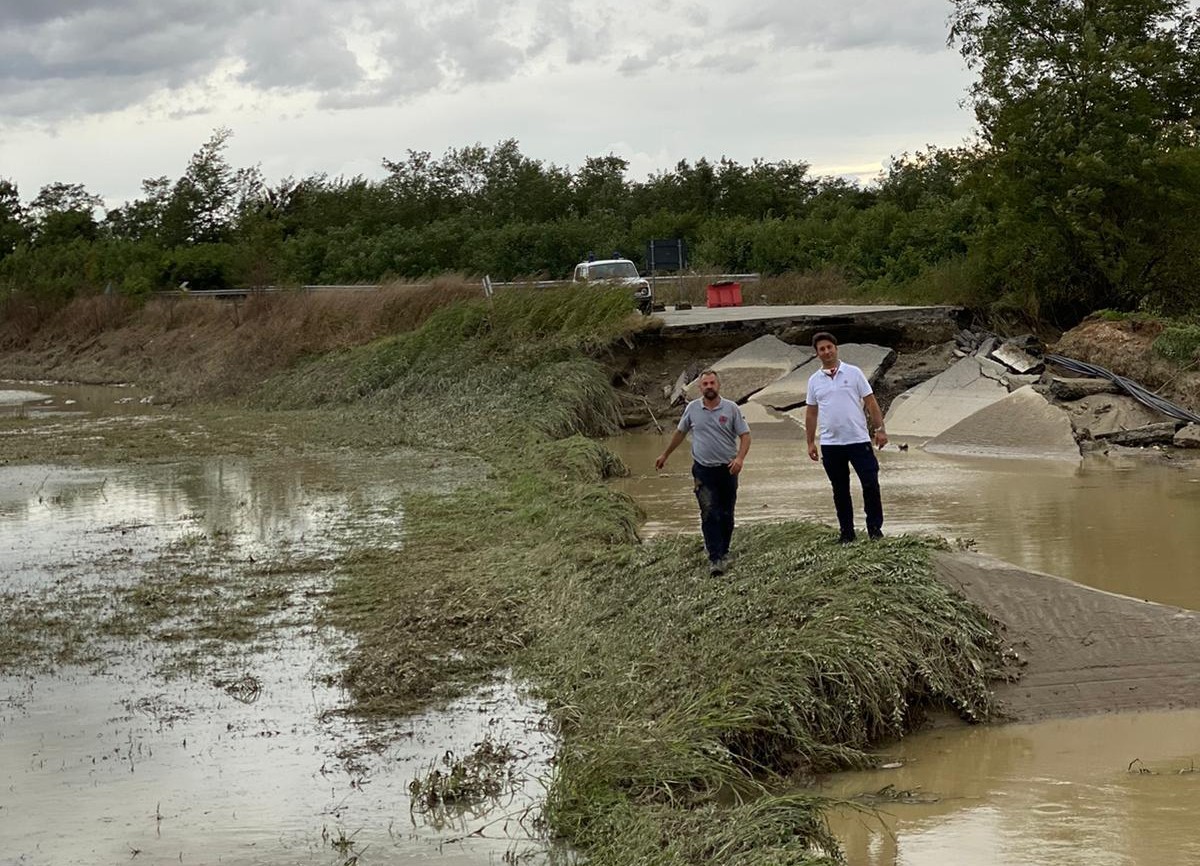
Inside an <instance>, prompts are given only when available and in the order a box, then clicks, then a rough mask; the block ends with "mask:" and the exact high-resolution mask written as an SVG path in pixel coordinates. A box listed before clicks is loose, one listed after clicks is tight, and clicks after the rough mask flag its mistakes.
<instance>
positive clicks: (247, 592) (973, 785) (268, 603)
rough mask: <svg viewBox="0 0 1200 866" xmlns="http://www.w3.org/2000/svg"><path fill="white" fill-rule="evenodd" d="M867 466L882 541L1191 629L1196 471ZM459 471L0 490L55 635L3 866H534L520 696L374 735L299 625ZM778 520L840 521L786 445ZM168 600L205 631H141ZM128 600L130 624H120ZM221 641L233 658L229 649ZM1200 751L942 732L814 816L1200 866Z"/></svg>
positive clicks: (1097, 725) (309, 628) (1110, 737)
mask: <svg viewBox="0 0 1200 866" xmlns="http://www.w3.org/2000/svg"><path fill="white" fill-rule="evenodd" d="M18 392H24V393H18ZM31 395H32V396H31ZM147 398H149V399H147ZM143 400H145V401H146V402H143ZM88 401H92V402H90V403H89V402H88ZM118 401H120V402H118ZM112 407H117V408H112ZM135 407H136V408H135ZM3 411H8V412H11V413H15V414H22V415H24V416H28V417H32V416H37V415H42V414H45V415H48V416H54V415H57V414H64V415H73V414H79V413H87V412H98V413H101V414H112V413H115V412H126V411H128V412H137V413H156V412H163V411H167V410H166V409H164V407H160V406H158V405H156V404H155V402H154V400H153V399H152V397H151V396H150V395H145V394H135V393H133V392H132V391H126V390H125V389H120V390H118V391H113V390H112V389H97V390H95V391H94V392H93V396H91V397H86V398H85V396H84V392H83V391H79V390H74V389H68V388H63V387H61V386H49V385H47V386H43V385H20V386H4V385H2V384H0V412H3ZM612 444H613V447H614V448H615V449H616V450H617V451H619V452H620V453H621V454H622V456H623V457H624V459H625V460H626V462H627V463H628V464H629V466H630V468H631V470H632V472H633V475H632V477H630V478H628V479H624V480H622V481H621V482H619V483H620V484H621V485H622V486H623V488H624V489H626V490H627V491H628V492H630V493H631V494H632V495H633V496H634V497H635V498H636V499H637V500H638V501H639V502H640V503H641V504H642V506H643V507H644V508H645V509H646V511H647V514H648V521H647V523H646V525H645V527H644V530H643V534H644V535H655V534H662V533H675V532H686V533H695V532H696V528H697V527H696V523H697V521H696V506H695V501H694V498H693V496H692V493H691V487H690V483H689V477H688V460H687V455H686V453H679V454H677V455H675V457H674V459H673V461H672V463H671V464H670V467H669V468H670V470H671V471H670V473H669V474H663V475H659V474H658V473H655V472H654V470H653V460H654V457H655V456H656V455H657V454H658V453H659V451H661V448H662V445H663V440H662V439H661V438H659V437H657V436H628V437H622V438H621V439H618V440H614V441H613V443H612ZM266 451H269V449H264V452H266ZM882 462H883V476H882V480H883V491H884V503H885V507H886V509H887V514H888V523H887V526H886V527H885V528H886V530H887V531H888V532H891V533H898V532H907V531H922V532H925V531H928V532H936V533H938V534H941V535H945V536H948V537H952V538H962V539H971V540H973V542H974V543H975V545H976V546H977V548H978V549H980V550H982V551H984V552H987V553H992V554H994V555H996V556H999V557H1001V558H1003V559H1006V560H1009V561H1011V562H1014V563H1016V564H1018V565H1021V566H1023V567H1026V568H1032V569H1037V570H1042V571H1047V572H1052V573H1055V574H1061V575H1064V576H1067V577H1071V578H1073V579H1075V580H1078V581H1080V582H1083V583H1087V584H1090V585H1092V586H1096V587H1099V588H1102V589H1106V590H1110V591H1113V592H1120V593H1124V594H1129V595H1134V596H1136V597H1139V598H1148V599H1151V600H1154V601H1160V602H1165V603H1171V604H1178V605H1182V606H1186V607H1191V608H1200V568H1198V567H1197V565H1196V563H1197V562H1200V534H1198V533H1196V532H1195V531H1194V530H1195V527H1196V526H1197V525H1200V463H1196V462H1187V461H1182V460H1181V461H1179V462H1178V463H1177V464H1176V465H1157V464H1147V463H1143V462H1141V461H1111V460H1106V459H1091V460H1089V461H1087V462H1084V463H1082V464H1081V465H1080V466H1078V467H1074V466H1065V467H1064V466H1062V465H1060V464H1058V463H1028V462H1013V461H998V460H979V459H957V458H949V457H939V456H934V455H928V454H925V453H924V452H922V451H920V450H919V449H917V448H912V449H910V450H908V451H906V452H899V451H897V450H895V449H888V450H887V451H885V452H883V455H882ZM464 471H469V469H468V470H464V468H463V467H462V466H456V465H454V464H453V463H452V462H432V463H431V462H430V461H428V460H423V459H414V456H413V455H405V454H397V455H395V457H394V458H393V459H390V460H380V459H379V458H377V457H373V458H371V459H370V460H364V459H362V458H361V457H356V456H355V455H354V454H353V453H351V452H347V453H345V454H331V455H324V456H312V455H308V456H296V455H290V454H272V453H263V454H261V455H256V456H253V457H237V458H234V457H212V458H195V459H179V460H171V461H165V462H162V463H159V464H154V465H145V464H135V465H128V466H119V467H118V466H111V467H98V468H70V469H68V468H64V467H60V466H54V465H21V466H4V465H0V605H3V606H7V607H8V611H6V612H5V613H6V621H13V622H22V621H23V620H21V618H20V617H21V616H22V615H25V614H27V615H28V616H29V617H30V619H29V621H30V622H33V621H37V622H46V621H50V620H48V619H47V617H49V616H50V614H51V613H53V612H60V614H61V615H60V616H58V618H57V619H53V620H52V621H53V623H54V626H55V629H56V630H57V631H55V633H54V634H52V635H51V638H52V639H50V640H48V641H47V642H45V643H37V642H34V643H32V644H30V645H28V646H26V645H25V644H21V643H20V641H21V640H25V639H27V638H28V636H27V635H21V634H17V635H11V634H10V635H0V647H3V646H4V642H5V640H8V641H10V643H12V642H15V645H17V646H20V647H24V649H23V650H22V652H23V653H24V656H23V657H25V658H27V659H31V660H32V661H30V662H29V663H28V664H26V665H24V666H20V667H17V668H14V669H9V670H7V671H5V672H4V673H3V674H0V866H10V864H12V866H15V864H45V866H58V864H79V866H82V864H94V863H117V862H130V861H132V862H134V863H151V864H167V863H185V864H186V863H227V864H264V866H276V864H280V866H281V864H326V863H328V864H339V866H347V864H352V863H360V864H372V863H378V864H388V863H409V862H429V863H434V864H451V866H459V864H484V863H503V862H544V861H546V860H547V859H551V856H550V855H549V854H547V852H546V851H545V848H544V846H543V844H542V843H541V842H540V841H539V835H538V830H537V827H536V817H537V808H538V803H539V801H540V796H541V794H542V793H543V790H544V787H543V786H544V782H545V779H546V778H547V776H548V773H549V771H550V770H549V763H550V755H551V752H552V749H553V742H552V740H551V737H550V736H549V734H548V733H547V732H546V731H545V730H544V728H543V724H542V713H541V708H540V706H539V705H538V703H537V702H536V701H535V700H532V699H530V698H529V697H527V696H526V695H525V694H524V693H523V690H522V689H521V687H520V684H517V683H513V682H511V681H510V680H507V679H504V680H502V681H500V682H498V683H496V684H494V685H493V686H491V687H488V688H485V689H482V690H480V691H479V692H478V693H475V694H473V695H471V696H469V697H468V698H464V699H462V700H460V701H457V702H455V703H454V704H452V705H451V706H449V707H445V708H443V709H440V710H438V711H433V712H428V713H424V714H421V715H419V716H417V717H414V718H411V719H409V720H406V721H404V722H402V723H400V724H399V725H395V726H391V727H376V726H372V725H366V724H364V723H361V722H358V721H355V720H353V719H351V718H350V717H348V716H347V715H345V714H344V712H343V710H344V709H345V707H346V706H347V704H348V698H347V695H345V694H344V693H343V692H342V691H341V690H340V689H339V688H338V686H337V685H336V682H337V676H336V675H337V673H338V671H339V662H340V656H339V654H340V653H341V652H343V651H344V650H345V649H346V648H347V643H348V642H347V637H346V636H345V635H344V634H342V633H339V632H338V631H337V630H335V629H333V628H331V627H329V626H328V625H323V624H322V621H321V618H320V616H319V615H318V609H319V606H320V602H321V599H322V598H323V596H324V594H325V593H326V592H327V591H328V588H329V585H330V582H331V581H332V580H333V578H334V576H335V575H334V574H333V573H332V572H331V571H330V568H329V565H328V564H329V562H331V561H332V560H333V558H334V557H336V556H337V555H338V554H339V553H341V552H344V551H345V550H348V549H354V548H355V546H356V545H361V544H370V545H373V546H377V547H380V546H382V547H392V548H400V547H401V544H402V542H401V539H402V533H403V528H404V519H405V516H404V512H403V508H402V505H401V503H402V496H403V495H404V493H405V492H406V491H407V490H411V489H414V488H415V487H420V488H421V489H426V488H429V487H434V488H437V487H442V488H445V489H449V488H452V487H453V486H454V485H455V484H456V483H458V481H459V480H460V479H461V478H462V477H463V474H464ZM786 518H804V519H817V520H822V521H826V522H828V521H830V520H831V519H832V505H831V502H830V497H829V492H828V486H827V482H826V480H825V477H824V474H823V472H822V471H821V470H820V467H819V466H817V465H815V464H811V463H809V461H808V460H807V459H806V458H805V456H804V454H803V452H802V443H801V442H800V440H799V439H797V440H796V441H760V442H756V443H755V445H754V448H753V450H752V451H751V455H750V460H749V461H748V463H747V468H746V472H745V474H744V476H743V481H742V488H741V495H740V500H739V519H740V520H742V521H754V520H780V519H786ZM736 543H737V542H736V536H735V547H736ZM163 599H166V602H162V600H163ZM179 599H186V600H188V601H189V602H195V608H196V609H195V610H194V611H192V610H190V609H189V610H184V609H179V610H175V611H172V610H166V611H159V610H154V609H153V606H154V604H157V603H168V604H174V603H176V602H177V600H179ZM131 600H132V601H137V602H138V604H139V605H141V607H137V608H136V609H135V612H134V614H129V613H125V614H123V616H126V617H131V618H129V619H128V620H123V619H121V616H118V615H117V614H118V613H120V611H121V610H124V608H127V607H129V606H130V602H131ZM146 610H151V611H152V612H153V616H151V614H150V613H147V612H145V611H146ZM38 617H40V618H41V619H38ZM133 626H137V627H138V628H141V627H142V626H145V629H143V630H142V631H138V632H135V631H134V630H133ZM122 628H125V629H126V632H122V631H121V629H122ZM89 630H90V632H89ZM228 630H232V631H234V632H236V633H238V634H239V635H240V636H239V637H238V639H237V640H224V639H221V635H224V634H225V632H226V631H228ZM122 634H125V635H126V636H125V637H121V635H122ZM1197 730H1200V714H1197V713H1193V712H1187V713H1156V714H1142V715H1129V716H1110V717H1101V718H1089V719H1075V720H1058V721H1054V722H1047V723H1043V724H1038V725H1013V726H1005V727H983V728H966V727H964V726H961V725H959V724H957V723H956V722H952V723H945V724H941V725H938V726H936V727H934V728H932V729H930V730H927V731H924V732H922V733H920V734H917V735H915V736H913V737H910V738H908V739H906V740H905V741H904V742H902V743H898V744H894V745H892V746H890V747H888V748H886V749H885V751H884V763H885V765H886V766H887V767H888V769H879V770H875V771H871V772H864V773H847V774H839V775H837V776H834V777H830V778H828V779H823V780H821V781H820V786H819V789H818V790H819V792H820V793H823V794H826V795H829V796H834V797H839V798H844V799H847V800H851V801H854V802H858V803H860V804H861V805H863V806H866V807H869V808H872V809H877V810H879V812H878V814H877V815H876V816H874V817H872V816H868V815H865V814H862V813H857V812H852V811H846V812H844V813H841V814H839V815H837V816H835V828H836V830H837V833H838V835H839V837H840V838H841V839H842V840H843V841H844V842H845V845H846V849H847V854H848V862H849V863H851V864H854V866H858V864H862V866H897V864H904V866H918V864H919V866H934V864H945V863H971V864H984V866H989V864H994V866H1010V864H1012V866H1015V864H1045V866H1074V864H1083V863H1088V864H1101V866H1109V864H1122V866H1125V864H1131V866H1140V864H1147V866H1149V864H1160V863H1186V862H1195V861H1197V860H1200V850H1198V848H1197V843H1196V842H1195V841H1194V839H1193V836H1194V831H1193V825H1192V823H1191V822H1192V821H1193V820H1194V817H1193V816H1194V815H1195V813H1196V812H1197V811H1198V810H1200V774H1196V773H1194V772H1193V770H1194V768H1195V761H1196V758H1197V757H1200V739H1198V738H1197V737H1196V736H1195V733H1194V732H1195V731H1197ZM481 742H492V743H496V744H503V745H507V746H510V747H512V748H513V749H514V754H515V760H514V761H513V762H511V764H510V766H511V768H512V774H511V776H505V778H504V779H503V784H502V785H501V786H500V788H499V790H498V792H497V793H495V794H494V795H492V796H490V797H488V798H485V799H484V800H481V801H476V802H473V803H472V804H471V805H470V806H469V807H467V808H454V809H446V808H441V807H438V808H432V809H425V808H413V806H414V804H413V802H412V797H411V795H410V789H409V786H410V783H411V782H412V781H413V780H414V779H415V778H418V777H422V776H423V775H424V774H425V773H427V772H428V771H429V770H430V769H436V768H439V767H445V766H447V763H446V762H447V761H448V760H449V759H453V758H454V757H461V756H463V755H465V754H467V753H469V752H470V751H471V750H472V749H473V748H475V747H476V745H477V744H479V743H481Z"/></svg>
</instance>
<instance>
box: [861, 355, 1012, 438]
mask: <svg viewBox="0 0 1200 866" xmlns="http://www.w3.org/2000/svg"><path fill="white" fill-rule="evenodd" d="M1006 375H1008V370H1007V369H1006V368H1005V367H1003V366H1002V365H1000V364H997V363H996V362H995V361H989V360H988V359H986V358H979V357H975V356H972V357H967V358H963V359H962V360H959V361H956V362H955V363H954V364H953V365H952V366H951V367H950V369H948V370H946V371H945V372H943V373H939V374H938V375H937V376H934V377H933V378H932V379H927V380H926V381H924V382H922V383H921V384H919V385H916V386H914V387H912V388H909V389H908V390H907V391H905V392H904V393H903V394H901V395H900V396H898V397H897V398H896V399H895V400H893V401H892V405H891V408H889V409H888V413H887V417H886V419H885V423H886V426H887V431H888V435H889V436H893V437H896V436H911V437H914V438H920V439H932V438H933V437H934V436H937V435H939V434H941V433H943V432H945V431H946V430H948V429H950V428H951V427H953V426H954V425H955V424H957V423H958V422H959V421H961V420H963V419H964V418H966V417H968V416H970V415H973V414H974V413H976V412H978V411H979V410H980V409H984V408H986V407H988V406H990V405H991V404H992V403H995V402H997V401H999V400H1003V399H1004V398H1005V397H1006V396H1008V388H1007V387H1006V386H1005V384H1004V381H1003V377H1004V376H1006Z"/></svg>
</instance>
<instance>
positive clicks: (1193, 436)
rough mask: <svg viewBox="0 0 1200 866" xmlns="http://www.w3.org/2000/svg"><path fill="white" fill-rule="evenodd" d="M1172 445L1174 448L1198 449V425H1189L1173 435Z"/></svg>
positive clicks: (1199, 443) (1199, 438) (1199, 425)
mask: <svg viewBox="0 0 1200 866" xmlns="http://www.w3.org/2000/svg"><path fill="white" fill-rule="evenodd" d="M1172 444H1173V445H1174V446H1175V447H1176V448H1200V424H1189V425H1187V426H1186V427H1184V428H1183V429H1182V430H1180V431H1179V432H1177V433H1176V434H1175V438H1174V439H1173V440H1172Z"/></svg>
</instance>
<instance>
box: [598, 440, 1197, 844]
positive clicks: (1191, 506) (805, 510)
mask: <svg viewBox="0 0 1200 866" xmlns="http://www.w3.org/2000/svg"><path fill="white" fill-rule="evenodd" d="M665 443H666V437H660V436H657V435H631V436H625V437H621V438H618V439H614V440H611V442H610V445H611V446H612V447H613V448H614V450H616V451H617V452H618V453H619V454H620V455H621V456H622V458H623V459H624V460H625V461H626V463H627V464H628V465H629V467H630V469H631V473H632V474H631V476H630V477H629V478H627V479H623V480H621V481H620V482H618V483H619V485H620V487H622V488H623V489H624V490H626V491H628V492H629V493H630V494H631V495H633V496H634V497H635V498H636V499H637V500H638V501H639V502H640V503H641V505H642V506H643V508H644V509H645V510H646V513H647V522H646V524H645V527H644V534H645V535H650V536H652V535H656V534H662V533H677V532H687V533H695V532H697V530H698V526H697V510H696V503H695V498H694V496H693V494H692V492H691V484H690V475H689V470H690V461H689V458H688V454H687V453H686V446H685V448H684V449H681V451H680V452H677V453H676V454H675V455H672V458H671V462H670V463H669V464H668V466H667V471H666V472H664V473H658V472H656V471H655V470H654V458H655V456H656V455H657V454H659V453H660V452H661V450H662V448H663V447H664V445H665ZM880 460H881V467H882V469H881V471H882V475H881V483H882V486H883V499H884V507H885V511H886V516H887V525H886V527H885V529H886V530H887V531H888V532H892V533H898V532H932V533H937V534H939V535H942V536H945V537H948V538H963V539H972V540H973V541H974V543H975V545H976V546H977V548H978V549H979V550H981V551H982V552H985V553H990V554H993V555H995V556H998V557H1000V558H1002V559H1005V560H1008V561H1010V562H1013V563H1016V564H1018V565H1020V566H1022V567H1024V568H1027V569H1032V570H1036V571H1043V572H1048V573H1053V574H1059V575H1062V576H1065V577H1069V578H1071V579H1073V580H1076V581H1078V582H1080V583H1084V584H1088V585H1090V586H1094V587H1098V588H1100V589H1104V590H1108V591H1111V592H1116V593H1121V594H1125V595H1130V596H1134V597H1137V598H1143V599H1149V600H1151V601H1157V602H1163V603H1167V604H1174V605H1179V606H1182V607H1188V608H1193V609H1200V461H1196V460H1194V459H1189V458H1188V457H1187V456H1186V455H1180V456H1179V457H1178V458H1177V459H1176V460H1175V461H1173V462H1171V463H1169V464H1166V465H1162V464H1159V463H1156V462H1147V460H1145V459H1142V458H1136V459H1126V458H1113V459H1110V458H1105V457H1092V458H1089V459H1087V460H1081V461H1080V463H1079V464H1078V465H1070V464H1068V465H1062V464H1060V463H1059V462H1058V461H1019V460H998V459H978V458H955V457H947V456H941V455H931V454H926V453H925V452H923V451H921V450H920V449H919V448H917V447H916V446H915V445H910V447H909V449H908V450H907V451H904V452H901V451H899V450H897V449H896V448H894V447H889V448H888V449H885V450H884V451H883V452H882V453H881V455H880ZM854 495H855V502H856V505H857V506H858V507H859V508H860V514H861V505H860V502H861V500H860V499H859V496H858V493H857V491H856V492H855V494H854ZM784 518H798V519H806V520H817V521H821V522H827V523H831V522H832V521H833V504H832V499H831V496H830V493H829V487H828V482H827V481H826V479H825V475H824V472H823V471H822V470H821V468H820V466H819V465H818V464H814V463H812V462H810V461H809V460H808V459H807V456H806V455H805V453H804V450H803V443H802V441H800V440H799V439H796V440H790V439H785V440H771V439H768V440H764V441H758V442H755V443H754V445H753V447H752V449H751V452H750V457H749V459H748V461H747V463H746V468H745V469H744V470H743V475H742V481H741V486H740V490H739V496H738V520H739V522H741V523H746V522H752V521H757V520H779V519H784ZM860 522H861V516H860ZM831 536H832V529H831ZM734 547H735V548H736V547H737V538H736V535H735V538H734ZM735 567H736V566H735ZM881 761H882V763H883V764H885V765H887V766H889V767H890V769H879V770H873V771H870V772H861V773H842V774H837V775H834V776H831V777H829V778H827V779H824V780H822V781H821V784H820V785H819V786H818V788H817V791H818V792H819V793H822V794H825V795H827V796H832V797H837V798H842V799H846V800H850V801H854V802H858V803H859V804H860V805H864V806H869V807H870V808H872V809H874V810H877V812H876V814H874V815H873V816H867V815H864V814H861V813H858V812H854V811H852V810H846V811H842V812H839V813H837V814H835V815H834V817H833V820H832V826H833V828H834V830H835V832H836V833H837V835H838V837H839V838H840V839H841V840H842V841H843V843H844V844H845V847H846V854H847V859H848V862H849V863H850V864H851V866H946V864H960V863H961V864H972V866H1030V864H1036V866H1068V864H1069V866H1074V864H1089V866H1118V864H1120V866H1157V864H1184V863H1197V862H1200V837H1198V836H1197V834H1196V833H1195V816H1196V815H1197V814H1200V772H1193V769H1194V768H1200V713H1197V712H1194V711H1187V712H1164V713H1143V714H1129V715H1112V716H1101V717H1092V718H1083V719H1058V720H1054V721H1049V722H1043V723H1039V724H1029V725H1008V726H984V727H973V728H972V727H966V726H964V725H961V724H959V723H957V722H953V723H951V722H943V723H942V724H939V725H937V726H936V727H935V728H933V729H931V730H926V731H922V732H919V733H917V734H915V735H913V736H910V737H908V738H906V739H905V740H904V741H902V742H900V743H897V744H894V745H892V746H889V747H888V748H886V749H885V750H884V752H883V754H882V755H881Z"/></svg>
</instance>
